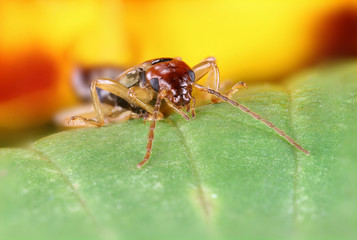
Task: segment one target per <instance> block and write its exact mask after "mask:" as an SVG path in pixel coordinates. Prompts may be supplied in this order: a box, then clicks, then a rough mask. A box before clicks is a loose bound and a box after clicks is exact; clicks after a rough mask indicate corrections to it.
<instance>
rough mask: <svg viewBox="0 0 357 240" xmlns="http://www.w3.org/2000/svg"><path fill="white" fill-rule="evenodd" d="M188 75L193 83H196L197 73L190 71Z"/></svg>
mask: <svg viewBox="0 0 357 240" xmlns="http://www.w3.org/2000/svg"><path fill="white" fill-rule="evenodd" d="M188 75H189V76H190V78H191V81H192V82H194V81H195V73H194V71H192V70H188Z"/></svg>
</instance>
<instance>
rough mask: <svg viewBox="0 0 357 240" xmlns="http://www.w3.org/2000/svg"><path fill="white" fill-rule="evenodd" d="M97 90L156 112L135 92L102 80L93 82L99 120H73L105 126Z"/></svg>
mask: <svg viewBox="0 0 357 240" xmlns="http://www.w3.org/2000/svg"><path fill="white" fill-rule="evenodd" d="M97 88H101V89H103V90H105V91H108V92H110V93H112V94H115V95H117V96H119V97H120V98H123V99H124V100H126V101H128V102H129V103H131V104H133V105H136V106H139V107H141V108H143V109H145V110H146V111H147V112H149V113H153V112H154V108H153V107H152V106H150V105H149V104H147V103H145V102H144V101H142V100H140V99H139V98H138V97H136V94H135V93H134V91H129V89H128V88H127V87H125V86H124V85H122V84H120V83H118V82H117V81H114V80H112V79H108V78H100V79H97V80H95V81H93V82H92V84H91V96H92V101H93V107H94V111H95V113H96V117H97V119H96V120H94V119H87V118H84V117H81V116H74V117H72V120H75V119H79V120H81V121H83V122H85V123H87V124H90V125H96V126H102V125H103V124H104V114H103V110H102V107H101V104H100V100H99V97H98V93H97ZM160 114H161V113H160ZM160 114H159V115H160ZM161 115H162V114H161Z"/></svg>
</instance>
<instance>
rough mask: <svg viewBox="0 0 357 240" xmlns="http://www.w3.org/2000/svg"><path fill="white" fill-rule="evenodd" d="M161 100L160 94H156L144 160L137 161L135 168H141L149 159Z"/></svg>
mask: <svg viewBox="0 0 357 240" xmlns="http://www.w3.org/2000/svg"><path fill="white" fill-rule="evenodd" d="M161 101H162V98H161V96H158V97H157V99H156V103H155V108H154V113H153V119H152V120H151V121H152V122H151V125H150V131H149V137H148V143H147V145H146V154H145V157H144V160H142V161H141V162H139V163H138V164H137V165H136V167H137V168H141V167H142V166H143V165H144V164H145V163H147V162H148V161H149V158H150V156H151V149H152V143H153V141H154V137H155V135H154V131H155V128H156V121H157V117H158V113H159V109H160V106H161Z"/></svg>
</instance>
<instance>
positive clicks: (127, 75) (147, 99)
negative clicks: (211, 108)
mask: <svg viewBox="0 0 357 240" xmlns="http://www.w3.org/2000/svg"><path fill="white" fill-rule="evenodd" d="M205 75H208V76H207V77H208V78H207V82H208V84H209V86H208V87H206V86H203V85H200V84H198V83H197V82H198V80H200V79H201V78H203V77H204V76H205ZM219 87H220V77H219V69H218V66H217V64H216V59H215V58H214V57H209V58H206V59H204V60H203V61H201V62H200V63H198V64H197V65H195V66H194V67H192V68H191V67H189V66H188V65H187V64H186V63H185V62H184V61H182V59H181V58H157V59H152V60H148V61H145V62H143V63H141V64H139V65H137V66H134V67H132V68H130V69H128V70H126V71H124V72H123V73H121V74H120V75H119V76H118V77H117V78H115V79H114V80H113V79H110V78H99V79H96V80H94V81H92V83H91V86H90V93H91V97H92V101H93V107H94V112H95V115H96V118H95V119H90V118H86V117H84V116H73V117H72V118H71V119H70V121H71V122H73V121H75V120H79V121H81V122H82V123H84V124H85V125H94V126H98V127H99V126H102V125H103V124H104V123H105V119H106V118H107V117H109V118H110V117H111V113H109V114H107V113H105V112H103V110H102V107H101V101H100V96H99V94H98V91H97V88H98V89H102V90H105V91H108V92H109V93H110V94H113V95H115V96H117V97H119V99H122V100H125V101H126V102H127V103H129V104H130V105H131V106H134V107H137V108H140V109H142V110H143V112H144V114H143V115H141V116H140V117H144V120H149V121H151V125H150V130H149V134H148V142H147V147H146V154H145V156H144V159H143V160H142V161H141V162H139V163H138V164H137V167H138V168H141V167H142V166H143V165H144V164H146V163H147V162H148V161H149V158H150V156H151V150H152V144H153V141H154V131H155V128H156V122H157V121H158V120H160V119H162V118H163V117H164V115H163V114H162V113H161V111H160V107H161V103H162V101H165V102H166V103H167V105H168V106H169V107H171V108H172V109H173V110H174V111H176V112H177V113H178V114H180V115H181V116H182V117H183V118H185V119H186V120H190V117H189V116H188V114H189V113H191V118H192V119H194V118H195V105H196V100H195V98H194V96H192V90H193V88H197V89H198V90H200V91H204V92H207V93H209V94H211V95H212V98H211V100H212V102H220V101H225V102H228V103H229V104H231V105H233V106H235V107H237V108H239V109H240V110H242V111H243V112H245V113H247V114H249V115H250V116H252V117H253V118H255V119H257V120H259V121H261V122H263V123H264V124H266V125H267V126H268V127H270V128H272V129H273V130H275V132H277V133H278V134H279V135H281V136H282V137H284V138H285V139H286V140H287V141H288V142H289V143H291V144H292V145H293V146H295V147H296V148H297V149H298V150H300V151H302V152H304V153H305V154H309V151H307V150H306V149H304V148H303V147H302V146H300V145H299V144H298V143H297V142H295V141H294V140H293V139H292V138H291V137H289V136H288V135H286V134H285V133H284V132H283V131H282V130H281V129H279V128H278V127H276V126H275V125H274V124H273V123H271V122H270V121H268V120H265V119H263V118H262V117H261V116H260V115H258V114H257V113H255V112H253V111H251V110H250V109H249V108H247V107H245V106H243V105H241V104H239V103H238V102H236V101H234V100H232V99H231V98H230V96H231V95H232V94H233V93H235V92H236V91H238V89H239V88H242V87H246V84H245V83H243V82H240V83H237V84H235V85H234V86H233V87H232V88H231V89H230V90H229V91H226V92H225V93H220V92H219ZM185 109H186V112H187V114H186V113H185V112H184V111H183V110H185ZM127 118H128V117H127ZM129 118H130V117H129Z"/></svg>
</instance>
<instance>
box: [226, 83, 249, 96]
mask: <svg viewBox="0 0 357 240" xmlns="http://www.w3.org/2000/svg"><path fill="white" fill-rule="evenodd" d="M244 87H245V88H248V87H247V84H246V83H245V82H239V83H237V84H235V85H234V86H233V87H232V88H231V89H229V90H227V91H225V92H224V94H223V95H225V96H227V97H228V98H231V96H232V95H233V94H234V93H236V92H237V91H238V90H239V89H240V88H244Z"/></svg>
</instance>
